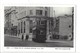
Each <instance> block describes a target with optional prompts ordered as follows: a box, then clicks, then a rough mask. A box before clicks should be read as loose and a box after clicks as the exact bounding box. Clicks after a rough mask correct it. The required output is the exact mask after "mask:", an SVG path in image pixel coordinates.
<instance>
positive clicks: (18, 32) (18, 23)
mask: <svg viewBox="0 0 80 53" xmlns="http://www.w3.org/2000/svg"><path fill="white" fill-rule="evenodd" d="M18 33H19V34H20V23H18Z"/></svg>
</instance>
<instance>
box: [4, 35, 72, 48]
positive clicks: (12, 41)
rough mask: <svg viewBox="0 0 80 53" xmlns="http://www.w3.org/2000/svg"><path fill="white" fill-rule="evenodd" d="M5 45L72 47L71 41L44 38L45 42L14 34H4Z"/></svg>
mask: <svg viewBox="0 0 80 53" xmlns="http://www.w3.org/2000/svg"><path fill="white" fill-rule="evenodd" d="M4 45H5V46H23V47H24V46H26V47H73V41H65V40H46V42H45V43H37V42H34V41H28V40H21V39H19V38H17V37H16V36H10V35H5V38H4Z"/></svg>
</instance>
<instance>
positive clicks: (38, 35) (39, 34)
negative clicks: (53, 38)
mask: <svg viewBox="0 0 80 53" xmlns="http://www.w3.org/2000/svg"><path fill="white" fill-rule="evenodd" d="M46 23H47V22H46V20H38V21H37V26H36V29H35V30H34V31H33V34H35V38H34V41H37V42H45V40H46V27H47V26H46Z"/></svg>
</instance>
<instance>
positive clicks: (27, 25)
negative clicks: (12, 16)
mask: <svg viewBox="0 0 80 53" xmlns="http://www.w3.org/2000/svg"><path fill="white" fill-rule="evenodd" d="M17 12H18V13H17V15H18V29H17V30H18V35H17V36H18V37H19V38H22V39H27V38H32V35H33V28H35V27H34V25H35V24H36V23H37V22H36V21H35V20H37V19H39V21H41V19H45V20H46V21H47V22H46V31H44V32H46V38H47V37H48V35H49V34H50V33H51V31H52V25H53V23H52V22H53V17H50V7H19V8H17ZM34 23H35V24H34ZM39 23H42V22H39ZM38 25H39V24H37V26H38Z"/></svg>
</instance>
